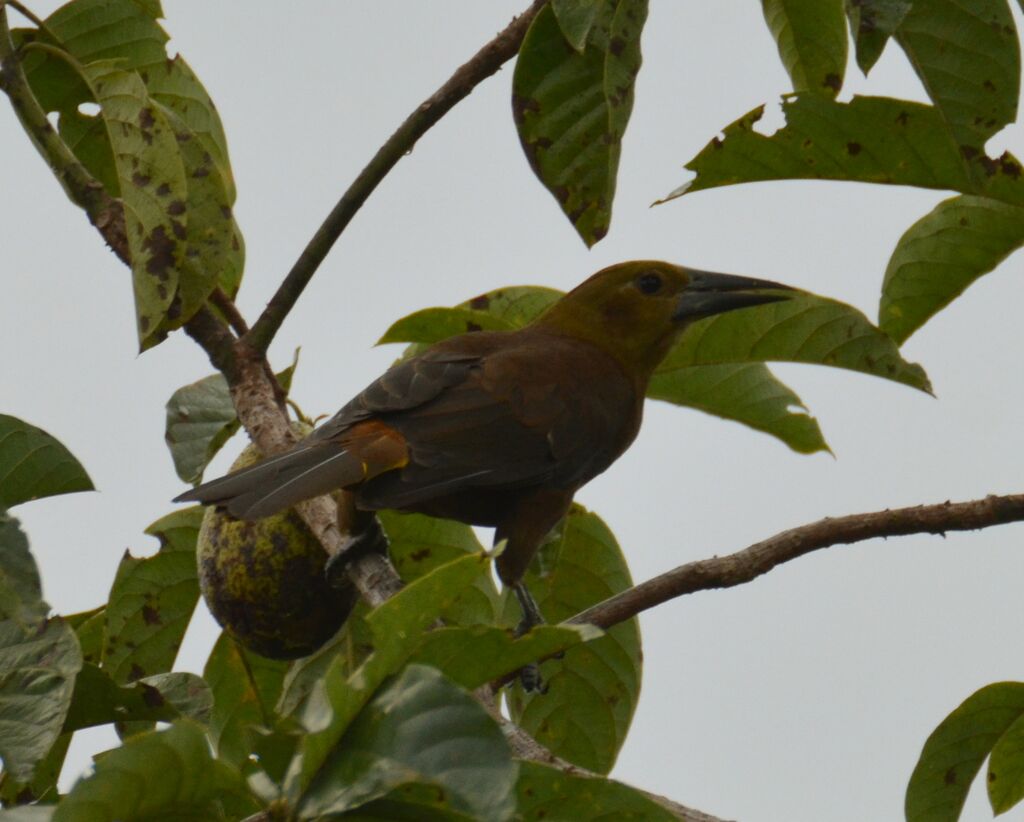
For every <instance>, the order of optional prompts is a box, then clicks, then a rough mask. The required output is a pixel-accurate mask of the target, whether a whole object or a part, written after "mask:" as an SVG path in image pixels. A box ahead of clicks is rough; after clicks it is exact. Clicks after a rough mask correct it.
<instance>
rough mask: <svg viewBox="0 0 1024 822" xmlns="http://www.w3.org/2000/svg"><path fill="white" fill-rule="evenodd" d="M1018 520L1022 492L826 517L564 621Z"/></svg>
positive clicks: (603, 619)
mask: <svg viewBox="0 0 1024 822" xmlns="http://www.w3.org/2000/svg"><path fill="white" fill-rule="evenodd" d="M1022 520H1024V494H1010V495H1007V496H988V497H985V498H984V499H979V500H972V501H970V502H942V503H938V504H936V505H918V506H914V507H912V508H896V509H893V510H886V511H875V512H873V513H868V514H851V515H849V516H845V517H835V518H832V517H826V518H825V519H822V520H819V521H818V522H812V523H810V524H808V525H802V526H800V527H798V528H791V529H790V530H788V531H782V532H781V533H778V534H776V535H775V536H773V537H769V538H768V539H765V540H762V541H761V542H757V543H754V544H753V545H751V546H750V547H748V548H744V549H743V550H742V551H737V552H736V553H734V554H728V555H727V556H724V557H712V558H711V559H702V560H699V561H697V562H688V563H687V564H686V565H680V566H679V567H678V568H675V569H673V570H671V571H668V572H667V573H664V574H661V575H660V576H657V577H654V578H653V579H649V580H647V581H646V582H642V583H640V584H639V585H637V586H635V587H633V588H630V589H629V590H628V591H623V592H622V593H620V594H616V595H615V596H613V597H611V598H610V599H606V600H605V601H604V602H600V603H598V604H597V605H594V606H593V607H591V608H588V609H587V610H586V611H583V612H582V613H580V614H577V615H576V616H574V617H573V618H572V619H570V620H569V622H570V623H574V624H583V623H588V624H591V625H597V626H599V627H601V628H608V627H610V626H612V625H616V624H618V623H620V622H623V621H625V620H627V619H629V618H630V617H633V616H636V615H637V614H639V613H640V612H641V611H646V610H647V609H648V608H653V607H654V606H655V605H660V604H661V603H663V602H666V601H668V600H670V599H674V598H676V597H680V596H683V595H685V594H692V593H694V592H695V591H707V590H709V589H712V588H731V587H733V586H735V585H742V584H743V583H745V582H750V581H751V580H752V579H755V578H757V577H759V576H761V575H762V574H766V573H768V572H769V571H770V570H772V568H774V567H775V566H777V565H781V564H782V563H784V562H789V561H790V560H793V559H796V558H797V557H802V556H803V555H804V554H809V553H810V552H811V551H817V550H820V549H822V548H828V547H830V546H832V545H849V544H850V543H854V542H863V541H864V540H867V539H874V538H876V537H895V536H906V535H908V534H945V533H946V532H947V531H975V530H977V529H979V528H988V527H990V526H993V525H1004V524H1006V523H1010V522H1020V521H1022Z"/></svg>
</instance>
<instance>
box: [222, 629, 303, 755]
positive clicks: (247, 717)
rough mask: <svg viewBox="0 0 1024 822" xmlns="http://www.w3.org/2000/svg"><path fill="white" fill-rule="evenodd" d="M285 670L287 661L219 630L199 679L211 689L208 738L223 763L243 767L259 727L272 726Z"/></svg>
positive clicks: (251, 749)
mask: <svg viewBox="0 0 1024 822" xmlns="http://www.w3.org/2000/svg"><path fill="white" fill-rule="evenodd" d="M287 670H288V663H287V662H282V661H281V660H275V659H266V658H265V657H261V656H258V655H257V654H254V653H252V652H251V651H247V650H245V648H243V647H242V646H241V645H240V644H239V643H238V642H237V641H235V640H234V639H232V638H231V637H230V636H228V635H227V634H226V633H223V632H222V633H221V635H220V638H219V639H218V640H217V643H216V644H215V645H214V646H213V650H212V651H211V652H210V657H209V659H208V660H207V661H206V667H205V668H204V669H203V678H204V679H205V680H206V681H207V682H208V683H210V689H211V691H212V692H213V714H212V716H211V717H210V738H211V739H212V741H213V745H214V748H215V749H216V751H217V755H218V756H219V757H220V758H221V759H223V760H224V761H225V762H229V763H231V764H232V765H234V766H235V767H238V768H240V767H242V765H243V764H244V763H245V761H246V760H247V759H248V757H249V756H250V755H251V754H252V752H253V751H254V750H255V748H256V742H257V739H258V735H257V734H258V731H259V730H260V729H263V730H271V729H272V728H273V725H274V718H275V717H274V703H276V702H277V699H278V697H279V696H280V694H281V684H282V682H283V681H284V676H285V672H286V671H287Z"/></svg>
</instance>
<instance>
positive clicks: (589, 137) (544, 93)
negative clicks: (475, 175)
mask: <svg viewBox="0 0 1024 822" xmlns="http://www.w3.org/2000/svg"><path fill="white" fill-rule="evenodd" d="M646 18H647V0H602V2H601V3H600V8H599V11H598V13H597V15H596V18H595V19H594V21H593V23H592V25H591V26H590V28H589V31H588V33H587V42H586V47H585V48H584V49H583V50H582V52H579V51H577V50H576V49H574V48H573V46H572V45H571V44H570V42H569V41H568V40H566V38H565V36H564V35H563V33H562V29H561V28H560V26H559V22H558V19H557V18H556V16H555V12H554V11H552V10H551V8H550V7H545V8H543V9H541V11H540V13H539V14H538V15H537V16H536V17H535V18H534V21H533V23H532V24H531V25H530V28H529V30H528V31H527V33H526V37H525V39H524V40H523V44H522V46H521V47H520V50H519V59H518V60H517V61H516V69H515V74H514V75H513V78H512V108H513V114H514V115H515V120H516V128H517V129H518V131H519V139H520V142H521V143H522V145H523V150H524V151H525V152H526V156H527V159H528V160H529V161H530V165H531V166H532V168H533V170H534V172H536V174H537V176H538V177H539V178H540V180H541V182H542V183H543V184H544V186H545V187H546V188H547V189H548V191H550V192H551V193H552V194H553V195H554V196H555V199H557V200H558V202H559V204H560V205H561V207H562V210H563V211H564V212H565V214H566V216H567V217H568V218H569V221H570V222H571V223H572V224H573V226H575V228H576V231H577V232H578V233H579V235H580V237H581V238H582V239H583V241H584V242H585V243H586V244H587V245H588V246H592V245H593V244H594V243H596V242H597V241H598V240H600V239H601V238H602V237H604V235H605V234H607V233H608V225H609V223H610V221H611V211H612V202H613V200H614V198H615V180H616V176H617V175H618V170H619V154H620V151H621V147H622V135H623V134H624V133H625V131H626V126H627V124H628V123H629V115H630V112H631V111H632V108H633V83H634V81H635V79H636V75H637V73H638V72H639V71H640V63H641V57H640V33H641V31H642V30H643V25H644V21H645V20H646Z"/></svg>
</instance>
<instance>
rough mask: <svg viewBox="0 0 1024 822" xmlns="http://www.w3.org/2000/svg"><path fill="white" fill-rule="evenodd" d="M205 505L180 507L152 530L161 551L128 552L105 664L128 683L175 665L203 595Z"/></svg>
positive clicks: (111, 613)
mask: <svg viewBox="0 0 1024 822" xmlns="http://www.w3.org/2000/svg"><path fill="white" fill-rule="evenodd" d="M202 516H203V509H202V507H201V506H194V507H191V508H185V509H182V510H180V511H175V512H174V513H173V514H170V515H168V516H166V517H163V518H162V519H160V520H157V521H156V522H154V523H153V524H152V525H150V526H149V528H147V529H146V533H147V534H150V535H152V536H156V537H158V538H159V540H160V550H159V551H158V552H157V553H156V554H154V555H153V556H151V557H144V558H142V559H136V558H135V557H133V556H132V555H131V554H130V553H128V552H125V556H124V558H123V559H122V560H121V564H120V566H119V567H118V569H117V575H116V576H115V578H114V584H113V586H112V587H111V589H110V598H109V601H108V603H107V609H106V633H105V639H104V647H103V668H104V669H105V670H106V671H107V672H108V673H109V674H110V676H111V678H112V679H113V680H114V682H116V683H118V684H124V683H127V682H133V681H135V680H137V679H142V678H143V677H146V676H152V675H153V674H159V673H163V672H165V671H168V670H170V669H171V666H172V665H173V664H174V660H175V658H176V657H177V655H178V648H179V647H180V645H181V639H182V637H183V636H184V634H185V629H186V628H187V627H188V623H189V620H190V619H191V618H192V612H193V611H194V610H195V607H196V602H197V601H198V599H199V582H198V580H197V576H196V556H195V550H196V537H197V536H198V533H199V524H200V522H201V521H202Z"/></svg>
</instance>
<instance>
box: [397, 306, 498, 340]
mask: <svg viewBox="0 0 1024 822" xmlns="http://www.w3.org/2000/svg"><path fill="white" fill-rule="evenodd" d="M512 328H513V326H512V324H511V323H509V322H507V321H505V320H502V319H501V318H500V317H496V316H494V315H493V314H489V313H487V312H486V311H476V310H474V309H471V308H424V309H421V310H420V311H414V312H413V313H412V314H409V315H408V316H405V317H403V318H402V319H400V320H398V321H397V322H395V323H394V324H392V326H391V327H390V328H389V329H388V330H387V331H385V332H384V336H383V337H381V338H380V339H379V340H377V345H383V344H384V343H393V342H417V343H436V342H440V341H441V340H445V339H447V338H448V337H454V336H455V335H456V334H466V333H467V332H470V331H510V330H511V329H512Z"/></svg>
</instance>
